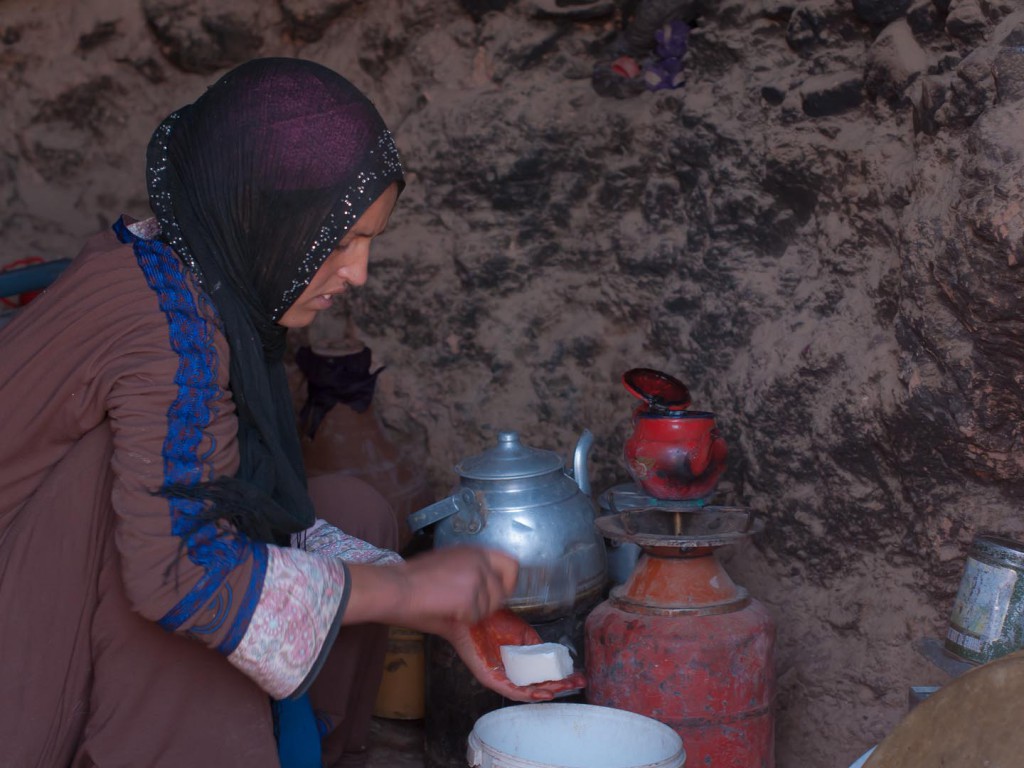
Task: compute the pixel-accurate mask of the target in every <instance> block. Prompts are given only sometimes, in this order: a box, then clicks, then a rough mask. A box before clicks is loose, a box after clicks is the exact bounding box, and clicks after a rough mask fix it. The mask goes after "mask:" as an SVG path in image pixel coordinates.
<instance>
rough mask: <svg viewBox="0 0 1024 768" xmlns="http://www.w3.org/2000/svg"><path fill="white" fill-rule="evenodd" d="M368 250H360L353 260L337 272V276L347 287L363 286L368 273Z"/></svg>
mask: <svg viewBox="0 0 1024 768" xmlns="http://www.w3.org/2000/svg"><path fill="white" fill-rule="evenodd" d="M369 263H370V249H369V248H362V249H360V251H359V254H358V255H357V256H356V258H355V259H353V260H352V261H350V262H349V263H347V264H345V265H344V266H343V267H342V268H341V269H339V270H338V274H339V275H340V276H341V277H342V278H344V279H345V281H346V282H347V283H348V284H349V285H356V286H359V285H363V284H364V283H365V282H366V278H367V275H368V273H369Z"/></svg>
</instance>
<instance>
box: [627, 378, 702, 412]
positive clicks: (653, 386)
mask: <svg viewBox="0 0 1024 768" xmlns="http://www.w3.org/2000/svg"><path fill="white" fill-rule="evenodd" d="M622 383H623V384H624V385H625V387H626V389H627V390H629V392H630V394H632V395H633V396H634V397H638V398H640V399H641V400H643V401H644V402H645V403H647V405H648V407H650V408H652V409H653V410H657V411H685V410H686V409H687V408H689V407H690V390H688V389H687V388H686V385H685V384H683V382H681V381H680V380H679V379H677V378H675V377H673V376H669V375H668V374H667V373H662V372H661V371H656V370H654V369H653V368H631V369H630V370H628V371H626V372H625V373H624V374H622Z"/></svg>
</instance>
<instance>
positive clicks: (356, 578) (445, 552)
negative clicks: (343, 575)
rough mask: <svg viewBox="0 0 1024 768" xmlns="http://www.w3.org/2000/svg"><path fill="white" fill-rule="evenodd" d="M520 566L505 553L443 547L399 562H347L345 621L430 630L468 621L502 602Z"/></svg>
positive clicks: (496, 607)
mask: <svg viewBox="0 0 1024 768" xmlns="http://www.w3.org/2000/svg"><path fill="white" fill-rule="evenodd" d="M518 573H519V564H518V563H517V562H516V560H515V558H513V557H510V556H509V555H507V554H505V553H504V552H499V551H498V550H494V549H484V548H481V547H466V546H460V547H446V548H443V549H435V550H431V551H429V552H425V553H423V554H422V555H417V556H416V557H413V558H410V559H409V560H407V561H406V562H404V563H402V564H400V565H377V566H373V565H370V566H365V565H363V566H360V565H352V564H350V565H349V576H350V578H351V579H352V589H351V592H350V593H349V603H348V607H347V608H346V610H345V616H344V618H343V619H342V621H343V623H345V624H358V623H363V622H378V623H382V624H396V625H399V626H403V627H409V628H410V629H418V630H421V631H424V632H433V631H435V629H436V628H438V627H445V626H448V625H450V624H453V623H462V624H472V623H474V622H477V621H479V620H480V619H482V618H484V617H485V616H488V615H490V614H491V613H493V612H494V611H496V610H498V609H499V608H501V607H502V606H503V605H504V604H505V600H506V599H507V598H508V596H509V594H510V593H511V592H512V590H513V589H515V584H516V575H517V574H518Z"/></svg>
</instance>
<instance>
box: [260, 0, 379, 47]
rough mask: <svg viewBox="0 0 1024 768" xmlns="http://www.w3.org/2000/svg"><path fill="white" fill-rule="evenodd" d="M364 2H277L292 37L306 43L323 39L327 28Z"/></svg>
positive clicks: (344, 0)
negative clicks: (350, 9)
mask: <svg viewBox="0 0 1024 768" xmlns="http://www.w3.org/2000/svg"><path fill="white" fill-rule="evenodd" d="M364 1H365V0H278V2H279V4H280V6H281V12H282V14H283V15H284V20H285V23H286V25H287V26H288V27H289V28H290V30H291V33H292V36H293V37H295V38H297V39H299V40H303V41H306V42H314V41H316V40H319V39H320V38H321V37H323V35H324V32H325V31H326V29H327V27H329V26H330V24H331V23H332V22H333V21H334V20H335V19H337V18H338V17H339V16H341V15H342V14H343V13H345V12H346V11H348V10H349V8H351V7H353V6H356V5H361V4H362V3H363V2H364Z"/></svg>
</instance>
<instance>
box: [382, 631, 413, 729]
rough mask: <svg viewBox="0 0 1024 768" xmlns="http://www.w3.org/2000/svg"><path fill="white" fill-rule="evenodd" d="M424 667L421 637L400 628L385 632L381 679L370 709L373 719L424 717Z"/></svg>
mask: <svg viewBox="0 0 1024 768" xmlns="http://www.w3.org/2000/svg"><path fill="white" fill-rule="evenodd" d="M425 686H426V665H425V661H424V652H423V634H422V633H421V632H417V631H415V630H413V629H405V628H404V627H391V628H390V629H389V630H388V650H387V654H386V655H385V656H384V677H383V679H382V680H381V683H380V691H378V693H377V701H376V703H375V704H374V707H373V714H374V716H375V717H383V718H387V719H389V720H419V719H420V718H422V717H423V715H424V711H425V709H424V688H425Z"/></svg>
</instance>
